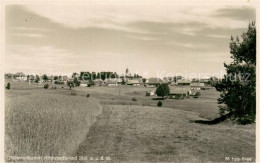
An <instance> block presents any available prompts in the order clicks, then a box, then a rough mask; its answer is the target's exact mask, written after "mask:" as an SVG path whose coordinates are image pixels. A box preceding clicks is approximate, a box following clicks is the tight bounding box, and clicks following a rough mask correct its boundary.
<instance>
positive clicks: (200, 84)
mask: <svg viewBox="0 0 260 163" xmlns="http://www.w3.org/2000/svg"><path fill="white" fill-rule="evenodd" d="M5 77H6V78H11V77H13V78H14V79H16V80H21V81H30V82H33V81H36V80H38V81H37V82H38V83H42V82H54V84H66V82H67V81H73V80H74V78H69V77H68V76H47V75H42V76H39V75H25V74H23V73H21V72H20V73H16V74H13V75H12V74H5ZM79 82H80V86H81V87H88V86H90V85H91V86H92V85H93V86H118V85H128V86H141V85H144V86H146V87H151V88H152V87H158V86H159V85H160V84H163V83H167V84H169V85H176V86H180V90H178V91H179V92H181V91H183V92H189V90H188V91H187V90H184V89H187V88H189V89H191V90H201V89H205V85H207V84H209V79H192V80H188V79H183V78H182V77H181V76H178V77H165V78H163V79H160V78H149V79H144V78H142V77H141V76H138V75H137V76H132V75H129V74H128V69H127V70H126V74H125V75H124V76H120V77H118V78H107V79H105V80H102V79H94V80H79ZM173 94H174V93H173Z"/></svg>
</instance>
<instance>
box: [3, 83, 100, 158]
mask: <svg viewBox="0 0 260 163" xmlns="http://www.w3.org/2000/svg"><path fill="white" fill-rule="evenodd" d="M19 84H20V83H19ZM19 84H18V85H15V84H13V88H11V90H8V91H6V92H5V93H6V101H5V104H6V108H5V109H6V110H5V135H6V137H5V144H6V147H5V152H6V156H69V155H72V154H73V153H74V152H75V150H77V148H78V145H79V144H80V143H81V142H82V140H84V138H85V136H86V134H87V132H88V130H89V128H90V126H91V124H92V123H93V122H94V120H95V116H96V115H98V114H100V113H101V111H102V107H101V105H100V104H99V102H98V101H97V100H95V99H92V98H86V97H76V96H71V95H66V94H54V93H53V92H52V91H51V90H45V89H43V88H37V87H35V86H26V85H23V86H21V87H20V86H19ZM26 87H31V89H26Z"/></svg>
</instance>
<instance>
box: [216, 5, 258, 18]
mask: <svg viewBox="0 0 260 163" xmlns="http://www.w3.org/2000/svg"><path fill="white" fill-rule="evenodd" d="M214 15H215V16H217V17H221V18H222V17H228V18H231V19H236V20H246V21H253V20H255V18H256V10H255V9H254V8H251V7H243V8H221V9H218V10H217V11H216V13H215V14H214Z"/></svg>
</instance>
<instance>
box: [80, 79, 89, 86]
mask: <svg viewBox="0 0 260 163" xmlns="http://www.w3.org/2000/svg"><path fill="white" fill-rule="evenodd" d="M89 84H90V82H89V81H88V80H82V81H80V87H87V86H89Z"/></svg>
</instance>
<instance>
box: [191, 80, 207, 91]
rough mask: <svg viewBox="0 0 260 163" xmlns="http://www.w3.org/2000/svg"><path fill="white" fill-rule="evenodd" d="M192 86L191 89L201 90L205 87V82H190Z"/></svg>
mask: <svg viewBox="0 0 260 163" xmlns="http://www.w3.org/2000/svg"><path fill="white" fill-rule="evenodd" d="M190 87H191V89H193V90H200V89H201V88H204V87H205V84H204V83H199V82H196V83H191V84H190Z"/></svg>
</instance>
